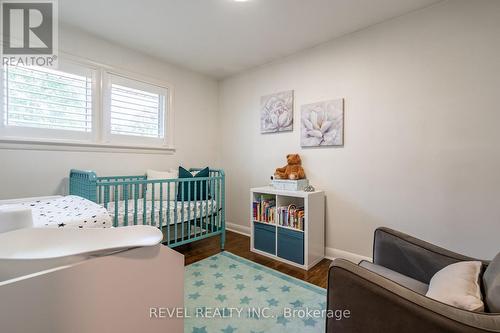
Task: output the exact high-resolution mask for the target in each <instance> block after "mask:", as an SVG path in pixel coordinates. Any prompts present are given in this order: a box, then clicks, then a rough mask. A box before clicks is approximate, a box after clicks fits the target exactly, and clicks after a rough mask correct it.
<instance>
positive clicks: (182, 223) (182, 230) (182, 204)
mask: <svg viewBox="0 0 500 333" xmlns="http://www.w3.org/2000/svg"><path fill="white" fill-rule="evenodd" d="M184 184H187V183H186V182H183V183H182V186H181V188H182V191H181V195H182V196H181V207H182V208H181V234H182V240H184Z"/></svg>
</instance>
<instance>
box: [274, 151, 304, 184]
mask: <svg viewBox="0 0 500 333" xmlns="http://www.w3.org/2000/svg"><path fill="white" fill-rule="evenodd" d="M286 161H287V165H285V166H284V167H282V168H277V169H276V172H275V173H274V177H275V178H276V179H304V178H306V173H305V172H304V169H303V168H302V166H301V163H302V161H301V159H300V156H299V154H288V155H286Z"/></svg>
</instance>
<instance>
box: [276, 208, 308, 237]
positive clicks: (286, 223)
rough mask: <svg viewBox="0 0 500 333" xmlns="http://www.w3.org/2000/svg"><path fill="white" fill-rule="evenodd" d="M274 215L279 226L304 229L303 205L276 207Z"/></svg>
mask: <svg viewBox="0 0 500 333" xmlns="http://www.w3.org/2000/svg"><path fill="white" fill-rule="evenodd" d="M276 215H277V223H278V225H279V226H282V227H287V228H291V229H297V230H301V231H304V215H305V214H304V207H297V206H295V205H289V206H283V207H278V208H277V213H276Z"/></svg>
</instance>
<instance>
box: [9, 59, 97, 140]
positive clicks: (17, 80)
mask: <svg viewBox="0 0 500 333" xmlns="http://www.w3.org/2000/svg"><path fill="white" fill-rule="evenodd" d="M62 69H64V70H62ZM2 71H3V72H2V95H3V96H2V110H3V112H2V114H3V117H2V118H3V119H2V123H3V132H4V134H5V135H9V136H23V137H26V136H27V137H39V138H53V139H62V138H72V139H84V138H87V139H88V138H90V137H91V134H92V132H93V107H92V106H93V104H92V85H93V76H94V74H95V71H94V70H92V69H89V68H85V67H81V66H77V65H74V64H71V65H70V64H66V65H64V66H62V65H61V70H52V69H47V68H42V67H34V66H26V67H24V66H3V68H2Z"/></svg>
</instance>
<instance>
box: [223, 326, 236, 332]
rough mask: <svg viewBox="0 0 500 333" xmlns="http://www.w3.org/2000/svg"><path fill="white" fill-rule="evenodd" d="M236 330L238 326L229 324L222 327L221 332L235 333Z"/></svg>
mask: <svg viewBox="0 0 500 333" xmlns="http://www.w3.org/2000/svg"><path fill="white" fill-rule="evenodd" d="M234 331H236V328H234V327H232V326H231V325H228V326H227V327H226V328H223V329H221V332H223V333H233V332H234Z"/></svg>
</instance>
